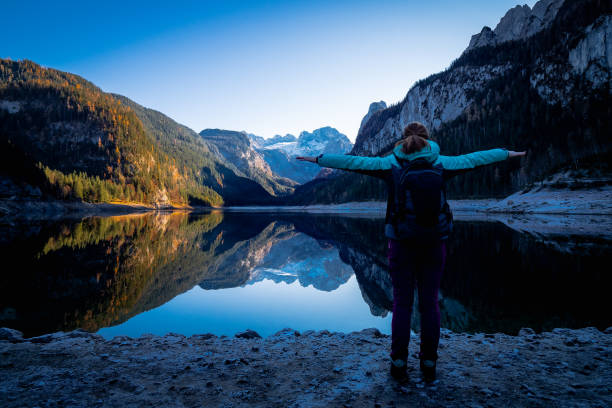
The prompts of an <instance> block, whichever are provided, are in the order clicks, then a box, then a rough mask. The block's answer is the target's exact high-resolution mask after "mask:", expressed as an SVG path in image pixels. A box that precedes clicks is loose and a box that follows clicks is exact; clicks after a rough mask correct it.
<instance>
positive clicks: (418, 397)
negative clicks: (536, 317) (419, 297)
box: [0, 328, 612, 408]
mask: <svg viewBox="0 0 612 408" xmlns="http://www.w3.org/2000/svg"><path fill="white" fill-rule="evenodd" d="M418 343H419V337H418V334H417V335H415V336H414V338H413V341H412V343H411V346H410V347H411V350H410V354H411V355H415V353H416V351H417V349H418ZM389 345H390V339H389V337H388V336H386V335H383V334H381V333H379V332H378V331H377V330H376V329H366V330H363V331H360V332H353V333H348V334H344V333H330V332H328V331H320V332H313V331H308V332H304V333H298V332H296V331H294V330H291V329H285V330H283V331H280V332H278V333H277V334H275V335H273V336H270V337H267V338H265V339H263V338H260V337H259V336H258V335H257V334H256V333H254V332H252V331H247V332H245V333H242V334H238V335H237V337H236V338H228V337H225V336H221V337H217V336H214V335H212V334H201V335H194V336H191V337H185V336H183V335H180V334H167V335H165V336H161V337H159V336H153V335H144V336H142V337H139V338H134V339H132V338H129V337H123V336H121V337H115V338H113V339H111V340H105V339H104V338H102V337H101V336H99V335H96V334H91V333H87V332H84V331H80V330H77V331H74V332H69V333H61V332H60V333H55V334H50V335H45V336H41V337H36V338H30V339H25V340H24V339H22V338H21V333H19V332H17V331H14V330H10V329H0V354H1V355H2V358H1V360H0V361H1V363H0V405H1V406H3V407H7V408H8V407H22V406H39V407H60V406H62V407H63V406H70V407H107V406H108V407H115V406H130V407H132V406H133V407H136V406H138V407H140V406H165V407H184V406H186V407H196V406H215V407H217V406H220V407H221V406H222V407H235V406H260V407H326V406H334V407H394V406H432V407H433V406H450V407H466V406H468V407H486V406H492V407H507V406H513V407H527V406H529V407H538V406H541V407H550V406H555V407H598V406H601V407H605V406H610V405H612V358H611V357H612V355H611V353H612V328H608V329H606V330H605V331H604V332H601V331H599V330H597V329H595V328H585V329H578V330H571V329H555V330H553V331H552V332H545V333H538V334H536V333H534V332H533V331H532V330H531V329H523V330H521V332H520V333H519V334H518V335H517V336H509V335H505V334H473V335H472V334H459V333H453V332H450V331H448V330H442V338H441V343H440V360H439V363H438V380H437V381H436V382H435V383H434V384H432V385H425V384H424V383H423V382H422V381H421V380H420V376H419V373H418V369H416V367H417V363H418V361H417V359H416V358H411V359H410V361H409V365H410V366H412V367H415V368H413V369H412V371H411V372H410V381H409V382H407V383H405V384H402V385H400V384H397V383H396V382H394V381H393V380H392V379H391V378H390V376H389V374H388V368H389V367H388V365H389V360H388V354H387V351H388V349H389Z"/></svg>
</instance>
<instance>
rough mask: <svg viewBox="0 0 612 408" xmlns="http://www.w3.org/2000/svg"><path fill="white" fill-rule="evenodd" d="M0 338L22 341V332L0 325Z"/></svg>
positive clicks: (14, 341)
mask: <svg viewBox="0 0 612 408" xmlns="http://www.w3.org/2000/svg"><path fill="white" fill-rule="evenodd" d="M0 340H6V341H10V342H11V343H19V342H21V341H23V333H21V332H20V331H19V330H15V329H9V328H8V327H2V328H0Z"/></svg>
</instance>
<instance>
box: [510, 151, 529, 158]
mask: <svg viewBox="0 0 612 408" xmlns="http://www.w3.org/2000/svg"><path fill="white" fill-rule="evenodd" d="M526 154H527V152H525V151H523V152H515V151H512V150H508V158H511V157H520V156H525V155H526Z"/></svg>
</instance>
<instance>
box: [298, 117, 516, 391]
mask: <svg viewBox="0 0 612 408" xmlns="http://www.w3.org/2000/svg"><path fill="white" fill-rule="evenodd" d="M439 153H440V147H439V146H438V145H437V144H436V143H435V142H434V141H432V140H430V139H429V133H428V131H427V128H425V126H423V125H422V124H421V123H418V122H413V123H411V124H409V125H408V126H406V128H405V129H404V132H403V138H402V139H401V140H400V141H399V142H398V143H397V144H396V145H395V148H394V149H393V154H390V155H388V156H385V157H362V156H350V155H339V154H323V155H320V156H318V157H297V159H298V160H302V161H309V162H313V163H318V164H319V166H321V167H330V168H335V169H342V170H349V171H355V172H358V173H362V174H366V175H370V176H374V177H378V178H381V179H383V180H385V181H386V183H387V186H388V199H387V211H386V217H385V235H386V236H387V238H388V259H389V272H390V274H391V280H392V282H393V318H392V322H391V332H392V335H391V375H392V376H393V377H394V378H395V379H397V380H400V381H401V380H405V379H406V378H407V375H406V367H407V364H406V362H407V359H408V344H409V342H410V319H411V315H412V305H413V300H414V288H415V286H416V287H417V290H418V301H419V312H420V313H421V349H420V353H419V358H420V368H421V372H422V373H423V377H424V379H425V381H426V382H432V381H434V380H435V378H436V360H437V359H438V353H437V350H438V343H439V340H440V309H439V305H438V291H439V289H440V279H441V277H442V271H443V269H444V263H445V258H446V240H447V239H448V236H449V234H450V232H451V230H452V214H451V212H450V208H449V207H448V203H447V202H446V193H445V189H444V183H445V181H446V180H448V179H449V178H451V177H453V176H455V175H457V174H460V173H463V172H465V171H468V170H471V169H475V168H478V167H481V166H485V165H487V164H491V163H495V162H498V161H502V160H506V159H508V158H511V157H517V156H524V155H525V152H513V151H509V150H506V149H491V150H486V151H480V152H475V153H470V154H466V155H462V156H440V154H439Z"/></svg>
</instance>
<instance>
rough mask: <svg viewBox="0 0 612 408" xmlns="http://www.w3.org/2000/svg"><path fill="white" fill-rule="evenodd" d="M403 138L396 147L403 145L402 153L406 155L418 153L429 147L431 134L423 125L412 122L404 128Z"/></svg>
mask: <svg viewBox="0 0 612 408" xmlns="http://www.w3.org/2000/svg"><path fill="white" fill-rule="evenodd" d="M402 136H403V138H402V140H400V141H399V142H397V143H396V144H395V146H399V145H403V146H402V152H404V153H406V154H410V153H414V152H418V151H419V150H422V149H423V148H424V147H426V146H429V142H427V139H429V132H428V131H427V128H426V127H425V126H423V124H422V123H419V122H412V123H410V124H409V125H408V126H406V127H405V128H404V132H403V134H402Z"/></svg>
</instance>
